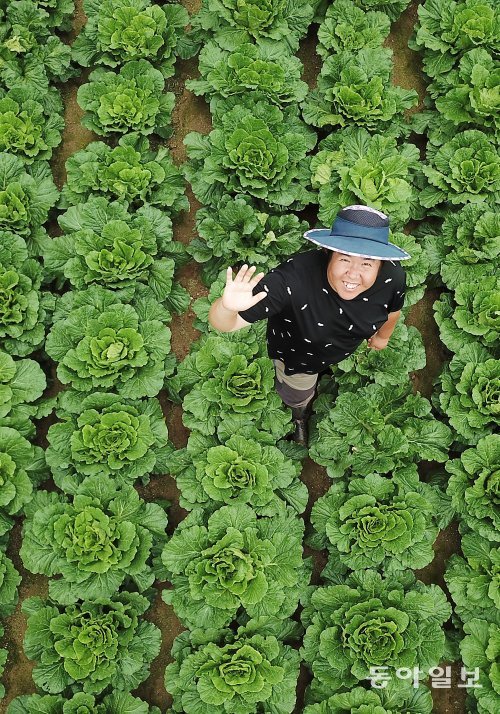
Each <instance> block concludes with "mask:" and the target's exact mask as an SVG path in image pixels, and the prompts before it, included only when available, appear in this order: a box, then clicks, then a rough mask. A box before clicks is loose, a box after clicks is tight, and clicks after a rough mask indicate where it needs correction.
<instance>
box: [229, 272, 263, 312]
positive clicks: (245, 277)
mask: <svg viewBox="0 0 500 714" xmlns="http://www.w3.org/2000/svg"><path fill="white" fill-rule="evenodd" d="M255 270H256V267H255V266H254V265H252V267H250V268H249V267H248V265H242V266H241V268H240V269H239V270H238V272H237V273H236V277H235V278H234V279H233V269H232V268H231V267H229V268H228V269H227V272H226V286H225V288H224V292H223V294H222V305H223V307H225V308H226V310H232V311H233V312H240V310H248V308H249V307H253V306H254V305H256V304H257V303H258V302H260V301H261V300H263V299H264V298H265V297H266V295H267V293H265V292H260V293H257V295H253V293H252V290H253V288H254V287H255V286H256V285H257V283H258V282H259V280H261V278H263V277H264V273H257V274H256V275H254V272H255Z"/></svg>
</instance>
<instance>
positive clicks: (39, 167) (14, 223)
mask: <svg viewBox="0 0 500 714" xmlns="http://www.w3.org/2000/svg"><path fill="white" fill-rule="evenodd" d="M0 177H1V178H0V230H2V231H4V230H5V231H13V232H14V233H19V234H20V235H23V236H27V235H29V234H30V233H31V231H32V230H33V229H34V228H38V227H39V226H41V225H42V223H45V221H46V220H47V216H48V214H49V211H50V209H51V208H52V207H53V206H54V205H55V203H56V201H57V198H58V196H59V192H58V191H57V189H56V187H55V185H54V181H53V180H52V173H51V170H50V167H49V165H48V163H46V162H45V161H40V162H36V163H35V164H33V165H32V166H25V164H24V162H23V160H22V159H21V158H19V156H14V155H13V154H7V153H3V152H1V153H0Z"/></svg>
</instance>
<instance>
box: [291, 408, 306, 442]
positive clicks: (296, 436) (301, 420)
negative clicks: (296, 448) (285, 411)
mask: <svg viewBox="0 0 500 714" xmlns="http://www.w3.org/2000/svg"><path fill="white" fill-rule="evenodd" d="M310 414H311V402H309V403H308V404H306V406H305V407H292V418H293V424H294V427H295V430H294V432H293V434H291V435H290V440H291V441H295V443H296V444H300V445H301V446H307V442H308V440H309V432H308V429H307V422H308V420H309V416H310Z"/></svg>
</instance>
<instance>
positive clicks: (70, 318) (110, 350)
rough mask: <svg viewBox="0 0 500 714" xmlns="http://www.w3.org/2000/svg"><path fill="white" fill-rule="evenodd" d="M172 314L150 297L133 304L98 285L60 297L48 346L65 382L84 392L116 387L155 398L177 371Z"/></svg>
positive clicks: (127, 394) (123, 393) (132, 396)
mask: <svg viewBox="0 0 500 714" xmlns="http://www.w3.org/2000/svg"><path fill="white" fill-rule="evenodd" d="M167 319H169V315H168V313H167V312H166V311H165V309H164V308H162V307H161V306H160V305H159V304H158V303H156V302H155V301H152V300H151V299H150V298H149V296H145V297H140V296H139V297H137V298H135V299H134V300H133V301H132V304H128V303H127V304H126V303H124V302H120V301H119V300H118V298H117V297H116V295H115V294H114V293H113V292H111V291H110V290H104V288H101V287H100V286H98V285H94V286H93V287H91V288H89V289H88V290H82V291H79V292H76V293H74V292H70V293H66V295H64V296H63V297H62V298H60V299H59V301H58V304H57V307H56V313H55V315H54V326H53V328H52V330H51V331H50V333H49V334H48V336H47V340H46V344H45V349H46V350H47V353H48V355H49V356H50V357H52V359H54V360H55V361H56V362H58V363H59V364H58V367H57V375H58V377H59V379H60V381H61V382H62V383H63V384H71V385H72V387H73V388H74V389H76V390H77V391H80V392H90V391H91V390H96V389H98V390H99V389H102V388H104V389H110V390H111V389H114V390H116V391H117V392H118V393H119V394H120V395H121V396H123V397H127V398H130V399H139V398H140V397H146V396H147V397H154V396H156V395H157V394H158V392H159V391H160V389H161V388H162V386H163V382H164V379H165V375H166V374H168V373H170V372H171V371H172V369H173V364H174V362H175V358H174V356H173V355H171V354H169V353H170V330H169V328H168V327H166V326H165V325H164V324H163V323H164V322H165V321H166V320H167Z"/></svg>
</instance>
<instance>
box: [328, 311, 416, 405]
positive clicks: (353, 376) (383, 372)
mask: <svg viewBox="0 0 500 714" xmlns="http://www.w3.org/2000/svg"><path fill="white" fill-rule="evenodd" d="M425 364H426V358H425V348H424V345H423V343H422V338H421V336H420V333H419V331H418V330H417V329H416V328H415V327H406V325H405V324H404V323H402V322H399V323H398V324H397V325H396V327H395V329H394V332H393V333H392V335H391V339H390V341H389V344H388V345H387V347H386V348H385V349H384V350H380V351H377V350H372V349H371V348H370V347H368V345H367V344H366V343H364V344H362V345H360V346H359V347H358V349H357V350H356V351H355V352H354V353H353V354H352V355H349V357H346V359H344V360H342V361H341V362H338V363H337V364H334V365H331V369H332V372H333V374H334V375H335V382H336V383H337V384H338V385H339V390H340V391H341V392H342V391H350V392H355V391H357V389H358V388H359V387H361V386H364V385H365V384H369V383H370V382H372V381H373V382H375V383H376V384H381V385H382V386H388V385H390V384H394V385H399V384H402V383H404V381H405V380H407V379H408V373H409V372H414V371H415V370H417V369H423V368H424V367H425Z"/></svg>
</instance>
